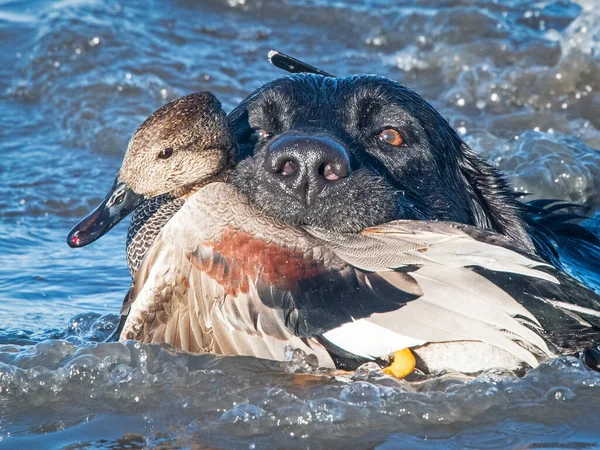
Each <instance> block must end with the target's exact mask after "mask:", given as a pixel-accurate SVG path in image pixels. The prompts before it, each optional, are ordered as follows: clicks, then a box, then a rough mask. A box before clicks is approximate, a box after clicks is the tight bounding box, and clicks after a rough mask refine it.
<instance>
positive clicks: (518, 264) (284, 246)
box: [67, 93, 600, 378]
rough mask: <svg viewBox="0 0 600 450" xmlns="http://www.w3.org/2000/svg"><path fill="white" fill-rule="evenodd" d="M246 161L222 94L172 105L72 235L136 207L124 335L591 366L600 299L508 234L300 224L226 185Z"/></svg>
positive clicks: (140, 138)
mask: <svg viewBox="0 0 600 450" xmlns="http://www.w3.org/2000/svg"><path fill="white" fill-rule="evenodd" d="M238 157H239V156H238V151H237V149H236V142H235V138H234V136H233V135H232V132H231V130H230V129H229V127H228V124H227V120H226V115H225V113H224V112H223V111H222V108H221V105H220V103H219V101H218V100H217V99H216V98H215V97H214V96H213V95H212V94H210V93H200V94H192V95H190V96H185V97H182V98H181V99H178V100H175V101H174V102H171V103H168V104H167V105H165V106H163V107H162V108H161V109H159V110H158V111H157V112H155V113H154V114H153V115H152V116H151V117H150V118H149V119H147V120H146V121H145V122H144V123H143V124H142V125H141V126H140V127H139V128H138V129H137V130H136V132H135V133H134V135H133V137H132V139H131V141H130V143H129V146H128V148H127V151H126V154H125V157H124V160H123V164H122V167H121V169H120V170H119V173H118V175H117V178H116V181H115V183H114V185H113V187H112V189H111V190H110V192H109V194H108V195H107V196H106V198H105V200H104V201H103V202H102V203H101V204H100V205H99V207H98V208H96V209H95V210H94V211H93V212H92V213H91V214H90V215H89V216H88V217H86V218H85V219H83V220H82V221H81V222H80V223H79V224H78V225H76V226H75V227H74V228H73V230H72V231H71V233H69V236H68V238H67V240H68V243H69V245H71V246H74V247H81V246H83V245H87V244H89V243H91V242H93V241H95V240H96V239H98V238H99V237H101V236H102V235H103V234H105V233H106V232H108V231H109V230H110V229H111V228H112V227H113V226H114V225H116V223H118V222H119V221H120V220H122V219H123V218H124V217H126V216H127V214H129V213H132V212H133V219H132V221H131V222H132V224H131V225H130V229H129V234H130V235H131V234H132V235H133V236H132V237H131V238H129V237H128V244H129V245H130V246H131V245H133V246H135V250H132V251H131V252H130V251H129V249H128V252H127V253H128V262H129V264H130V269H132V275H133V282H132V285H131V288H130V290H129V292H128V295H127V297H126V300H125V302H124V306H123V310H122V314H123V315H122V317H123V320H122V324H121V326H120V327H119V333H118V334H119V340H120V341H122V342H123V341H127V340H136V341H139V342H142V343H161V344H163V343H164V344H170V345H171V346H173V347H175V348H177V349H181V350H183V351H186V352H190V353H197V354H201V353H214V354H221V355H244V356H254V357H258V358H265V359H273V360H280V361H284V360H288V359H289V358H290V355H291V354H293V353H294V352H296V351H300V352H302V353H303V354H305V355H306V356H307V358H308V360H309V361H311V362H312V363H313V364H315V365H318V366H321V367H325V368H331V369H334V368H337V369H345V370H354V369H356V368H357V367H358V366H359V365H361V364H364V363H367V362H375V363H377V364H379V365H380V366H381V367H382V368H383V369H384V371H385V372H386V373H388V374H391V375H393V376H396V377H398V378H402V377H404V376H406V375H408V374H410V373H411V372H413V371H414V369H415V368H416V369H419V370H420V371H421V372H423V373H435V372H436V371H439V370H443V369H453V370H458V371H460V372H464V373H476V372H479V371H482V370H486V369H490V368H495V367H502V368H506V369H510V370H522V369H523V368H527V367H535V366H537V365H538V364H539V363H540V362H541V361H543V360H545V359H547V358H551V357H555V356H558V355H562V354H573V355H578V356H581V357H585V358H588V359H589V360H590V361H591V363H593V362H594V361H595V359H594V358H595V356H596V353H595V352H594V351H593V350H592V351H589V349H590V343H591V342H594V341H597V339H598V337H600V297H599V296H598V295H597V294H595V293H594V292H593V291H591V290H589V289H587V288H586V287H585V286H584V285H582V284H581V283H580V282H578V281H577V280H575V279H573V278H572V277H570V276H569V275H567V274H566V273H564V272H562V271H561V270H559V269H557V268H556V267H554V266H552V265H550V264H548V263H547V262H545V261H544V260H542V259H541V258H540V257H539V256H536V255H534V254H530V253H528V252H527V251H524V250H523V249H521V248H519V247H518V246H517V245H515V243H514V241H512V240H511V239H510V238H509V237H507V236H503V235H500V234H497V233H495V232H493V231H489V230H483V229H479V228H476V227H473V226H468V225H463V224H458V223H453V222H441V221H419V220H396V221H391V222H388V223H384V224H381V225H377V226H374V227H369V228H366V229H363V230H361V231H360V232H352V233H347V232H346V233H344V232H336V231H335V230H327V229H321V228H318V227H309V226H305V227H302V226H293V225H290V224H288V223H286V222H284V221H282V220H280V219H278V218H276V217H271V216H269V215H268V214H266V213H265V212H264V211H263V210H262V209H260V208H259V207H257V206H256V205H254V204H253V203H252V202H250V201H249V200H248V198H247V197H245V196H244V195H243V194H242V193H241V192H240V191H239V190H238V189H237V188H236V187H235V186H234V185H233V184H232V183H230V182H229V181H230V175H231V173H232V172H233V171H234V170H235V163H236V158H238ZM132 229H133V230H134V231H133V232H132ZM136 238H137V239H136ZM130 254H131V255H133V257H129V255H130ZM591 363H590V364H591Z"/></svg>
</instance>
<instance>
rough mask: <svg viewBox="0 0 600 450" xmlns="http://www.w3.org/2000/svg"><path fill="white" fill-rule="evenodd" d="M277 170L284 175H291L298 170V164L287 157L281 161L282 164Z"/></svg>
mask: <svg viewBox="0 0 600 450" xmlns="http://www.w3.org/2000/svg"><path fill="white" fill-rule="evenodd" d="M278 172H279V173H280V174H281V175H283V176H284V177H291V176H293V175H295V174H296V173H297V172H298V164H297V163H296V162H295V161H293V160H291V159H288V160H286V161H285V162H284V163H283V166H281V169H279V171H278Z"/></svg>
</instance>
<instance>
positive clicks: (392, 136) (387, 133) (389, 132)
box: [379, 128, 404, 147]
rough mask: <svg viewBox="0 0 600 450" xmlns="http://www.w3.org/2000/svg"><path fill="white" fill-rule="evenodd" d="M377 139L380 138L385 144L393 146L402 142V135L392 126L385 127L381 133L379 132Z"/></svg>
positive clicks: (397, 145)
mask: <svg viewBox="0 0 600 450" xmlns="http://www.w3.org/2000/svg"><path fill="white" fill-rule="evenodd" d="M379 139H381V140H382V141H383V142H385V143H386V144H390V145H393V146H394V147H399V146H401V145H402V143H403V142H404V139H402V136H401V135H400V133H398V131H396V130H394V129H393V128H386V129H385V130H383V131H382V132H381V133H379Z"/></svg>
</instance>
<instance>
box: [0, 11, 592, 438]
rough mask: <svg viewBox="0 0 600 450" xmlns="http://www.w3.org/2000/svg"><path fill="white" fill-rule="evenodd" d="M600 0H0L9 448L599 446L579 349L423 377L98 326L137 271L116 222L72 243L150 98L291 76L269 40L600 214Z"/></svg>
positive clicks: (0, 204)
mask: <svg viewBox="0 0 600 450" xmlns="http://www.w3.org/2000/svg"><path fill="white" fill-rule="evenodd" d="M440 4H441V5H442V6H440ZM599 6H600V4H598V2H595V1H593V0H582V1H580V2H578V3H570V2H568V1H555V2H552V1H540V2H525V1H519V0H511V1H507V2H500V1H493V0H489V1H488V0H462V1H460V0H449V1H445V2H436V1H429V0H422V1H420V2H419V3H418V5H417V6H415V2H412V1H408V0H401V1H398V2H395V5H390V3H389V2H383V1H380V0H370V1H368V2H358V1H353V2H349V3H342V2H336V3H330V2H325V1H322V0H312V1H306V0H304V1H301V0H288V1H286V2H279V1H270V0H229V1H227V0H211V1H207V2H192V1H187V0H179V1H175V2H169V3H167V2H158V1H154V2H122V3H119V2H117V1H110V0H63V1H56V2H50V1H28V2H22V3H20V2H13V1H6V0H0V48H1V51H0V97H1V103H0V146H1V156H2V160H1V163H0V192H2V195H1V196H0V236H1V237H0V448H71V449H77V448H142V447H144V446H154V447H158V448H169V447H177V446H179V447H184V448H189V447H194V448H206V447H228V448H264V447H282V448H308V447H310V448H345V447H347V446H348V445H353V446H354V447H356V448H365V447H366V448H373V447H380V448H385V449H388V448H414V447H419V448H439V447H444V446H445V447H447V448H465V447H472V448H507V447H508V448H591V447H595V446H598V445H600V415H598V413H597V412H598V407H597V405H598V404H599V401H600V376H599V375H598V374H597V373H594V372H590V371H589V370H587V369H586V368H584V367H582V366H581V365H580V364H579V363H578V362H577V361H575V360H572V359H568V358H561V359H558V360H555V361H550V362H547V363H545V364H543V365H542V366H540V367H539V368H538V369H535V370H533V371H531V372H530V373H529V374H528V375H527V376H526V377H525V378H521V379H519V378H516V377H514V376H513V375H511V374H509V373H502V372H498V371H491V372H490V373H486V374H483V375H481V376H480V377H478V378H476V379H466V378H465V377H463V376H461V375H458V374H445V375H443V376H440V377H439V378H437V379H434V380H427V381H423V382H420V383H413V384H410V383H408V382H395V381H393V380H390V379H389V378H382V377H381V375H380V374H378V372H377V371H372V372H369V371H368V370H367V369H365V370H363V371H362V372H359V373H358V374H355V375H354V376H346V377H338V378H332V377H322V376H319V373H316V374H312V375H314V376H309V375H310V373H311V371H312V370H313V369H310V368H307V367H305V364H303V362H302V360H301V358H300V359H299V360H298V361H295V362H290V363H271V362H264V361H258V360H253V359H250V358H216V357H211V356H189V355H185V354H181V353H177V352H172V351H170V350H168V349H164V348H160V347H154V346H139V345H136V344H133V343H130V344H127V345H121V344H97V343H96V342H99V341H101V340H102V339H103V338H104V337H105V336H107V335H108V334H110V332H111V330H112V329H113V328H114V326H115V322H116V319H117V317H116V314H115V313H116V312H117V311H118V309H119V306H120V303H121V300H122V297H123V295H124V293H125V291H126V289H127V287H128V284H129V275H128V272H127V269H126V264H125V256H124V255H125V252H124V242H125V225H121V226H119V227H117V228H116V229H115V230H113V231H112V232H111V233H109V234H108V235H106V236H105V237H103V238H102V239H101V240H100V241H99V242H98V243H96V244H94V245H91V246H89V247H86V248H84V249H80V250H72V249H69V248H68V247H67V246H66V244H65V236H66V234H67V232H68V230H69V229H70V228H71V226H72V225H73V224H74V223H76V222H77V220H78V219H79V218H81V217H83V216H84V215H85V214H86V213H87V212H89V210H90V209H91V208H92V207H93V206H95V205H96V204H97V203H98V202H99V201H100V200H101V198H102V197H103V196H104V194H105V192H106V191H107V189H108V188H109V187H110V185H111V184H112V180H113V177H114V174H115V173H116V171H117V169H118V167H119V165H120V160H121V157H122V155H123V153H124V150H125V147H126V144H127V141H128V139H129V137H130V135H131V134H132V132H133V130H134V129H135V127H136V126H137V125H138V124H139V123H140V122H141V121H142V120H143V119H144V118H145V117H146V116H147V115H149V114H150V113H151V112H152V111H153V110H154V109H156V108H157V107H159V106H160V105H162V104H163V103H165V102H166V101H168V100H171V99H173V98H175V97H177V96H180V95H183V94H186V93H189V92H192V91H197V90H210V91H212V92H214V93H215V94H216V95H217V96H218V97H219V98H220V99H221V101H222V102H223V103H224V105H225V107H226V109H228V110H229V109H231V108H232V107H233V106H234V105H235V104H236V103H237V102H239V101H240V100H241V99H242V98H243V97H245V96H246V95H247V94H248V93H249V92H251V91H252V90H253V89H255V88H257V87H258V86H260V85H261V84H262V83H263V82H266V81H268V80H271V79H273V78H274V77H277V76H280V75H281V73H280V72H278V71H277V70H276V69H274V68H272V67H270V66H269V65H268V63H267V62H266V59H265V55H266V54H267V52H268V50H269V49H271V48H277V49H279V50H282V51H287V52H289V53H293V54H294V55H297V56H299V57H301V58H304V59H306V60H308V61H310V62H311V63H313V64H315V65H317V66H319V67H322V68H323V69H325V70H327V71H329V72H332V73H335V74H340V75H344V74H352V73H359V72H369V73H374V72H376V73H379V74H381V75H385V76H388V77H391V78H394V79H397V80H399V81H401V82H403V83H406V84H408V85H409V86H411V87H412V88H414V89H415V90H417V91H418V92H420V93H421V94H422V95H423V96H424V97H425V98H426V99H428V100H430V101H431V102H432V103H433V104H434V106H435V107H436V108H438V109H439V110H440V111H441V112H442V113H443V114H444V116H445V117H447V118H448V119H449V120H450V122H451V123H452V125H453V126H455V127H456V128H457V129H458V130H459V131H460V132H461V133H462V134H463V135H464V138H465V140H466V141H467V142H468V143H469V145H471V146H472V147H473V148H474V149H475V150H477V151H478V152H480V153H482V154H484V155H485V156H486V157H487V158H489V159H490V161H492V162H493V163H494V164H496V165H497V166H498V167H500V168H502V169H503V170H505V171H506V172H507V173H508V174H509V175H510V177H511V179H512V181H513V183H514V186H515V187H516V188H517V189H519V190H522V191H527V192H529V193H532V195H531V198H538V197H546V198H548V197H549V198H559V199H565V200H571V201H577V202H584V203H586V204H587V205H588V206H589V214H590V216H594V215H596V217H600V213H599V211H600V196H599V195H598V194H599V192H600V186H599V183H600V182H599V181H598V180H600V153H598V152H597V151H596V150H595V149H597V148H600V114H599V112H600V8H599ZM588 225H589V226H590V228H593V229H598V222H597V221H590V222H589V223H588ZM294 372H303V373H304V375H303V376H299V375H298V374H294ZM307 372H308V374H307Z"/></svg>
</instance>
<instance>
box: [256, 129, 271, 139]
mask: <svg viewBox="0 0 600 450" xmlns="http://www.w3.org/2000/svg"><path fill="white" fill-rule="evenodd" d="M255 133H256V137H257V138H258V139H259V140H261V139H265V138H268V137H269V132H268V131H267V130H265V129H264V128H259V129H258V130H256V131H255Z"/></svg>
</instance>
